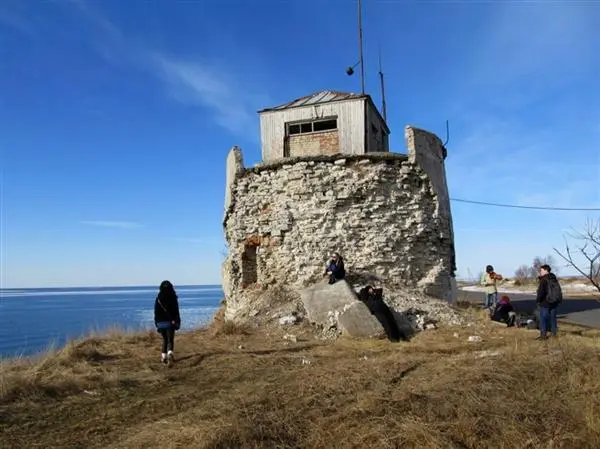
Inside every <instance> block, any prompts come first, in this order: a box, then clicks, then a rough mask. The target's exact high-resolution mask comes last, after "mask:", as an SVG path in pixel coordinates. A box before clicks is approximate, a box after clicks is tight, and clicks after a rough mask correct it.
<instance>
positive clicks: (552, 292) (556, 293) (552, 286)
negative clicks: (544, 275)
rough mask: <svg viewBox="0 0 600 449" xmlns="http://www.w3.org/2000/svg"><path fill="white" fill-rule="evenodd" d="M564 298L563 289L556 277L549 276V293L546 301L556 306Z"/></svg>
mask: <svg viewBox="0 0 600 449" xmlns="http://www.w3.org/2000/svg"><path fill="white" fill-rule="evenodd" d="M562 300H563V295H562V289H561V288H560V284H559V283H558V279H556V278H555V277H551V278H548V293H547V294H546V302H547V303H548V304H549V305H550V306H556V305H558V304H560V303H561V302H562Z"/></svg>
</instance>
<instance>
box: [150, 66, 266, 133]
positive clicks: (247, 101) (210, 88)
mask: <svg viewBox="0 0 600 449" xmlns="http://www.w3.org/2000/svg"><path fill="white" fill-rule="evenodd" d="M156 62H157V64H158V67H160V72H159V76H160V78H161V79H162V80H163V81H164V82H165V83H166V86H167V89H168V91H169V93H170V94H171V95H172V97H173V98H174V99H176V100H177V101H180V102H181V103H184V104H192V105H194V104H196V105H201V106H204V107H206V108H210V109H212V110H213V111H214V112H215V115H214V119H215V121H216V122H217V123H218V124H219V125H220V126H222V127H223V128H225V129H228V130H229V131H231V132H233V133H235V134H242V135H243V134H248V133H251V134H256V130H255V123H256V120H257V118H256V110H257V109H258V104H257V102H256V100H255V98H253V97H254V95H252V94H251V95H248V94H247V92H248V91H249V88H248V87H245V88H244V87H243V86H240V85H237V82H236V81H235V80H234V79H233V78H232V77H231V75H230V72H228V71H227V70H225V69H223V68H221V69H219V68H216V67H211V65H210V64H209V63H203V64H200V63H197V62H192V61H187V60H184V59H181V60H178V59H175V58H171V57H168V56H165V55H158V56H157V58H156Z"/></svg>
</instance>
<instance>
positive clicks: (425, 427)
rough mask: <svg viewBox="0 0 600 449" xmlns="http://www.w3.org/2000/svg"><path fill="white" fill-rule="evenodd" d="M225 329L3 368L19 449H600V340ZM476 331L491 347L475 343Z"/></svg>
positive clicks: (3, 425)
mask: <svg viewBox="0 0 600 449" xmlns="http://www.w3.org/2000/svg"><path fill="white" fill-rule="evenodd" d="M290 333H293V334H294V335H296V336H297V341H296V342H291V341H289V340H286V339H283V333H282V332H280V331H271V332H269V333H268V334H267V333H266V332H265V331H251V330H248V329H244V328H239V327H236V326H230V325H223V324H222V323H220V322H217V323H216V324H215V325H213V326H212V328H210V329H205V330H200V331H197V332H194V333H188V334H180V335H178V340H177V341H176V348H175V349H176V355H177V357H178V360H177V362H176V364H175V365H174V366H173V367H172V368H167V367H165V366H164V365H162V364H160V363H159V337H158V335H156V334H155V333H148V334H136V335H127V334H119V333H113V334H111V335H107V336H104V337H93V338H89V339H87V340H83V341H79V342H74V343H72V344H70V345H69V346H68V347H66V348H65V349H63V350H60V351H58V352H55V353H48V354H45V355H44V356H43V357H40V358H38V359H35V360H17V361H13V362H4V363H3V364H2V367H1V370H0V435H1V440H2V447H6V448H28V449H31V448H129V449H132V448H140V449H142V448H144V449H148V448H207V449H208V448H214V449H216V448H248V449H251V448H331V449H335V448H357V449H358V448H371V447H372V448H382V449H385V448H420V449H427V448H440V449H442V448H443V449H448V448H491V447H493V448H497V449H502V448H506V449H516V448H549V447H552V448H555V449H556V448H570V449H571V448H578V449H585V448H598V447H600V362H599V360H600V357H599V356H600V340H599V336H600V334H599V333H598V331H593V330H585V329H581V328H575V327H566V326H563V328H562V334H561V336H560V337H559V338H558V339H557V340H554V341H549V342H538V341H534V338H535V336H536V332H535V331H526V330H520V329H507V328H504V327H501V326H497V325H494V324H490V323H486V322H484V321H481V322H480V323H479V324H477V325H475V326H472V327H466V328H459V329H456V328H453V329H440V330H435V331H426V332H424V333H422V334H419V335H417V336H416V337H415V338H414V339H413V340H412V341H410V342H403V343H397V344H392V343H388V342H387V341H348V340H338V341H336V342H333V343H332V342H326V341H322V340H319V339H317V338H316V337H315V336H314V335H313V334H311V332H310V331H309V329H308V328H292V329H290ZM471 335H477V336H480V337H481V338H482V341H481V342H469V341H467V340H468V337H469V336H471Z"/></svg>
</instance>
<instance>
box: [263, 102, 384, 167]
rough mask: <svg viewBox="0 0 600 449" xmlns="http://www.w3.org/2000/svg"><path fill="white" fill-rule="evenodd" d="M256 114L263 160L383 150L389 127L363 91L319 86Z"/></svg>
mask: <svg viewBox="0 0 600 449" xmlns="http://www.w3.org/2000/svg"><path fill="white" fill-rule="evenodd" d="M258 113H259V116H260V134H261V145H262V160H263V162H269V161H273V160H277V159H281V158H285V157H298V156H313V155H333V154H337V153H342V154H364V153H369V152H381V151H389V140H388V136H389V134H390V130H389V128H388V126H387V124H386V123H385V120H383V117H382V116H381V114H380V113H379V111H378V110H377V107H376V106H375V104H374V103H373V100H372V99H371V97H370V96H369V95H366V94H364V95H362V94H354V93H346V92H335V91H322V92H317V93H314V94H312V95H307V96H305V97H301V98H298V99H296V100H293V101H290V102H289V103H285V104H282V105H280V106H275V107H272V108H267V109H262V110H260V111H258Z"/></svg>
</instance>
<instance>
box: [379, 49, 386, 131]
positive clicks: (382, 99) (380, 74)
mask: <svg viewBox="0 0 600 449" xmlns="http://www.w3.org/2000/svg"><path fill="white" fill-rule="evenodd" d="M379 80H380V81H381V111H382V112H383V120H384V121H385V122H386V123H387V110H386V107H385V85H384V83H383V69H382V67H381V47H379Z"/></svg>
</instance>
